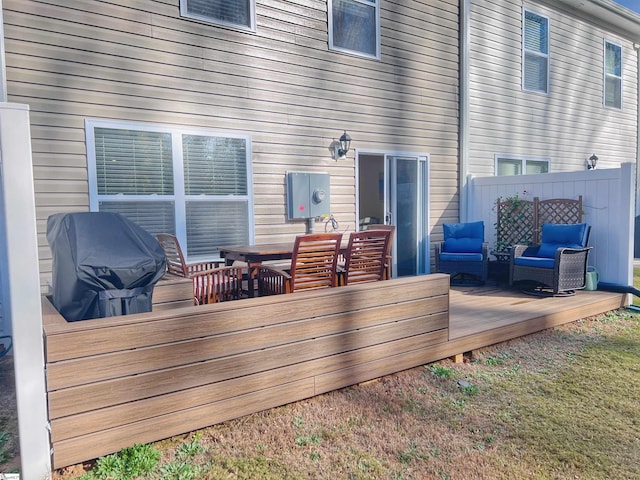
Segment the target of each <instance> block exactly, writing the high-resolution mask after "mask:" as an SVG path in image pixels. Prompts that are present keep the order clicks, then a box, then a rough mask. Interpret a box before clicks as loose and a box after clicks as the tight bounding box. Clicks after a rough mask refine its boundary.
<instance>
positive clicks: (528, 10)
mask: <svg viewBox="0 0 640 480" xmlns="http://www.w3.org/2000/svg"><path fill="white" fill-rule="evenodd" d="M527 12H529V13H532V14H534V15H537V16H538V17H542V18H544V19H546V20H547V53H546V54H541V53H540V52H533V51H530V50H527V49H526V48H525V28H526V19H525V17H526V14H527ZM521 34H522V42H521V46H520V47H521V49H522V71H521V77H522V82H521V87H522V90H523V91H525V92H530V93H538V94H540V95H549V93H550V91H551V19H550V18H549V17H548V16H547V15H543V14H541V13H539V12H536V11H535V10H532V9H530V8H526V7H525V8H523V9H522V32H521ZM526 53H529V54H530V55H536V56H538V57H544V58H546V59H547V91H546V92H543V91H542V90H531V89H529V88H526V87H525V54H526Z"/></svg>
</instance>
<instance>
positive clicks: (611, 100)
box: [604, 41, 622, 109]
mask: <svg viewBox="0 0 640 480" xmlns="http://www.w3.org/2000/svg"><path fill="white" fill-rule="evenodd" d="M604 106H605V107H610V108H618V109H621V108H622V47H621V46H620V45H616V44H614V43H611V42H607V41H605V42H604Z"/></svg>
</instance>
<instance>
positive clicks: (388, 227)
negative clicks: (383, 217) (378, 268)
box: [366, 223, 396, 280]
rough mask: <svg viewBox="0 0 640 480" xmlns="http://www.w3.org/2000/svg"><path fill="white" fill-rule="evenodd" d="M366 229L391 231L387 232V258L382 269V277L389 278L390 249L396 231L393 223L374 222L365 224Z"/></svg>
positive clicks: (390, 266) (391, 262)
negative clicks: (383, 269)
mask: <svg viewBox="0 0 640 480" xmlns="http://www.w3.org/2000/svg"><path fill="white" fill-rule="evenodd" d="M366 230H388V231H389V232H391V233H390V234H389V242H388V243H387V260H386V266H385V271H384V279H385V280H389V279H390V278H391V268H392V265H393V257H392V255H391V249H392V247H393V237H394V235H395V233H396V227H395V225H385V224H374V223H372V224H371V225H367V228H366Z"/></svg>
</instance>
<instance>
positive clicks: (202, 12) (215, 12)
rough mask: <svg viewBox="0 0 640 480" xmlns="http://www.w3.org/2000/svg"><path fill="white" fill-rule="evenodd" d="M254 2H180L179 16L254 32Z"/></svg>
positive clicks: (244, 0)
mask: <svg viewBox="0 0 640 480" xmlns="http://www.w3.org/2000/svg"><path fill="white" fill-rule="evenodd" d="M255 7H256V2H255V0H180V15H182V16H183V17H191V18H196V19H198V20H203V21H205V22H212V23H217V24H220V25H227V26H232V27H236V28H238V27H239V28H244V29H247V30H251V31H254V30H255V29H256V20H255V17H256V16H255Z"/></svg>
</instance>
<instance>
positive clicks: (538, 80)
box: [522, 10, 549, 93]
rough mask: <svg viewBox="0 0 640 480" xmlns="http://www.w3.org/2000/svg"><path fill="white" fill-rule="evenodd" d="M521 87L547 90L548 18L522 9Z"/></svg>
mask: <svg viewBox="0 0 640 480" xmlns="http://www.w3.org/2000/svg"><path fill="white" fill-rule="evenodd" d="M523 25H524V26H523V34H522V55H523V62H522V88H523V89H524V90H530V91H532V92H541V93H548V92H549V19H548V18H546V17H543V16H541V15H538V14H536V13H533V12H530V11H529V10H525V11H524V22H523Z"/></svg>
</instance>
